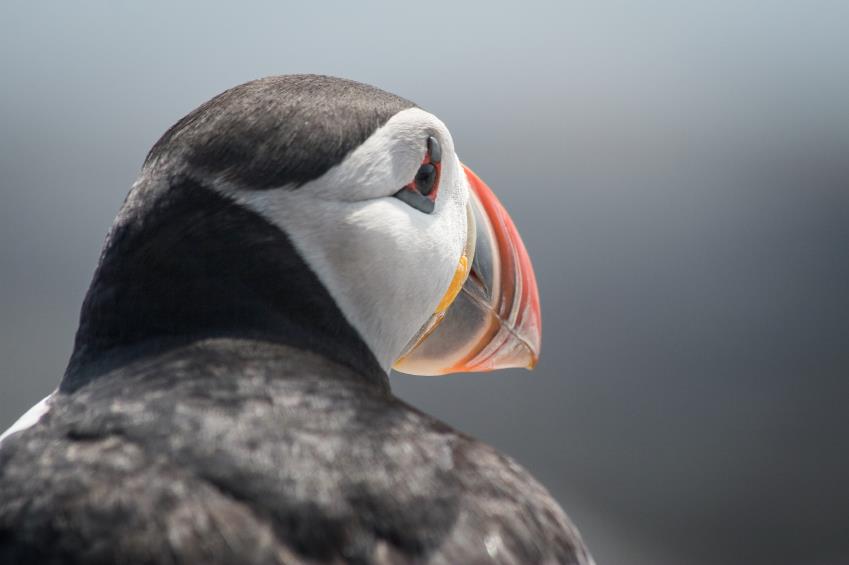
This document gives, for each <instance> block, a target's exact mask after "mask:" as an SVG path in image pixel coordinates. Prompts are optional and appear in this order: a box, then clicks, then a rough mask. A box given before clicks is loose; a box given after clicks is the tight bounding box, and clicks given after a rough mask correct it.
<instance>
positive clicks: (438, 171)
mask: <svg viewBox="0 0 849 565" xmlns="http://www.w3.org/2000/svg"><path fill="white" fill-rule="evenodd" d="M441 176H442V148H441V147H440V145H439V141H438V140H437V139H436V138H435V137H434V136H430V137H428V138H427V152H426V153H425V156H424V159H422V163H421V165H419V170H418V171H417V172H416V176H415V177H414V178H413V180H411V181H410V182H409V183H407V184H406V185H404V187H403V188H402V189H401V190H399V191H398V192H396V193H395V197H396V198H399V199H400V200H403V201H404V202H406V203H407V204H409V205H410V206H412V207H413V208H415V209H417V210H419V211H420V212H424V213H425V214H430V213H431V212H433V209H434V207H435V206H436V197H437V195H438V193H439V180H440V178H441Z"/></svg>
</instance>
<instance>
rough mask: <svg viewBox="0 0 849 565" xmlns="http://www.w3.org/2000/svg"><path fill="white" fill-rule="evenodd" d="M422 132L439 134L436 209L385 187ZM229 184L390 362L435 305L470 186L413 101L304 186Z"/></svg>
mask: <svg viewBox="0 0 849 565" xmlns="http://www.w3.org/2000/svg"><path fill="white" fill-rule="evenodd" d="M423 132H436V134H438V135H439V136H440V138H441V139H442V140H443V143H444V146H443V164H442V178H441V180H440V188H439V193H438V197H437V202H436V208H435V209H434V212H433V213H432V214H424V213H422V212H420V211H418V210H416V209H414V208H412V207H411V206H409V205H407V204H405V203H403V202H401V201H400V200H398V199H396V198H393V197H392V196H391V195H392V194H394V193H395V192H396V191H397V190H399V189H400V188H401V187H402V186H404V185H405V184H406V183H408V182H409V181H410V179H411V178H412V176H413V174H414V171H415V170H416V168H417V167H418V164H419V163H420V162H421V159H422V156H423V153H424V147H425V145H424V139H425V138H424V137H423ZM411 171H412V172H411ZM226 192H227V193H228V194H229V195H230V196H231V197H233V198H235V199H236V200H237V201H239V202H240V203H242V204H243V205H245V206H246V207H249V208H251V209H253V210H255V211H257V212H259V213H260V214H262V215H263V216H264V217H266V218H267V219H269V220H270V221H272V222H273V223H275V224H276V225H277V226H278V227H280V228H281V229H282V230H283V231H284V232H286V233H287V234H288V236H289V238H290V239H291V240H292V243H293V245H294V246H295V248H296V249H297V250H298V252H299V253H300V255H301V257H302V258H303V259H304V260H305V261H306V263H307V264H308V265H309V266H310V267H311V268H312V270H313V271H314V272H315V273H316V275H318V278H319V279H320V280H321V282H322V284H323V285H324V286H325V288H326V289H327V290H328V292H329V293H330V295H331V296H332V297H333V298H334V300H335V301H336V303H337V305H338V306H339V308H340V310H341V311H342V313H343V314H344V315H345V317H346V319H347V320H348V322H349V323H350V324H351V325H352V326H353V327H354V328H355V329H356V330H357V331H358V332H359V334H360V336H362V338H363V340H364V341H365V342H366V344H367V345H368V346H369V347H370V349H371V350H372V352H373V353H374V355H375V357H376V358H377V360H378V362H379V363H380V364H381V366H383V367H384V368H385V369H387V370H388V369H389V368H390V367H391V366H392V364H393V363H394V362H395V360H396V359H397V358H398V356H399V355H400V354H401V353H402V350H403V348H404V347H405V346H406V344H407V342H408V341H409V340H410V338H412V337H413V336H414V335H415V334H416V332H418V331H419V329H420V328H421V327H422V326H423V325H424V324H425V322H426V321H427V320H428V319H429V318H430V316H431V314H433V311H434V310H435V309H436V306H437V305H438V304H439V301H440V299H441V298H442V296H443V295H444V293H445V291H446V290H447V288H448V285H449V284H450V283H451V279H452V277H453V276H454V272H455V270H456V268H457V264H458V262H459V259H460V255H461V254H462V250H463V247H464V245H465V241H466V219H467V218H466V201H467V198H468V185H467V182H466V180H465V175H464V174H463V173H462V169H461V167H460V162H459V160H458V159H457V157H456V155H455V154H454V146H453V141H452V140H451V136H450V134H449V133H448V130H447V129H445V126H444V124H442V122H440V121H439V120H438V119H436V118H435V117H434V116H432V115H431V114H428V113H427V112H424V111H423V110H419V109H417V108H412V109H409V110H405V111H403V112H399V113H398V114H396V116H394V117H393V118H392V119H391V120H389V122H387V124H386V125H385V126H384V127H383V128H380V129H379V130H378V131H377V132H375V134H374V135H372V136H371V137H370V138H369V139H368V140H367V141H366V142H365V143H364V144H363V145H362V146H360V147H359V148H358V149H357V150H355V151H354V152H352V153H351V155H349V156H348V157H347V158H346V159H345V160H344V161H343V162H342V163H341V164H340V165H338V166H336V167H334V168H333V169H331V170H330V171H328V172H327V173H326V174H325V175H323V176H322V177H320V178H318V179H316V180H315V181H312V182H310V183H307V184H306V185H304V186H302V187H299V188H294V189H290V188H282V189H280V190H268V191H240V190H226Z"/></svg>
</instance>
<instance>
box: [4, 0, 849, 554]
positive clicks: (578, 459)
mask: <svg viewBox="0 0 849 565" xmlns="http://www.w3.org/2000/svg"><path fill="white" fill-rule="evenodd" d="M119 4H121V6H119ZM128 4H129V3H125V2H121V3H119V2H102V3H91V2H74V3H71V2H62V3H59V2H56V3H53V4H51V3H44V2H17V1H9V0H5V1H4V2H3V4H2V5H0V196H2V205H0V428H5V427H6V425H8V424H11V423H12V421H13V420H14V419H16V418H17V416H18V415H19V414H20V413H21V412H23V411H24V410H25V409H26V408H27V407H29V406H30V405H31V404H33V403H34V402H36V401H37V400H39V399H40V398H41V397H43V396H44V395H46V394H47V393H49V392H50V391H51V390H52V388H53V387H54V386H55V385H56V383H57V381H58V379H59V377H60V375H61V373H62V371H63V369H64V365H65V363H66V361H67V357H68V355H69V353H70V349H71V344H72V338H73V333H74V330H75V327H76V322H77V314H78V308H79V305H80V303H81V300H82V297H83V294H84V292H85V290H86V287H87V285H88V282H89V280H90V277H91V274H92V271H93V269H94V266H95V264H96V261H97V257H98V254H99V251H100V246H101V243H102V241H103V238H104V235H105V233H106V230H107V229H108V227H109V225H110V223H111V221H112V218H113V216H114V215H115V213H116V211H117V210H118V207H119V206H120V204H121V202H122V200H123V198H124V196H125V194H126V192H127V191H128V189H129V187H130V185H131V183H132V182H133V180H134V177H135V176H136V174H137V172H138V170H139V167H140V165H141V162H142V159H143V158H144V156H145V153H146V151H147V149H148V148H149V147H150V145H151V144H152V143H153V142H154V141H155V140H156V139H157V138H158V136H159V135H160V134H161V133H162V132H164V131H165V129H166V128H167V127H168V126H170V125H171V124H172V123H173V122H174V121H176V120H177V119H178V118H180V117H181V116H182V115H183V114H185V113H186V112H188V111H189V110H191V109H192V108H194V107H195V106H197V105H198V104H200V103H201V102H203V101H204V100H206V99H208V98H210V97H211V96H213V95H214V94H216V93H218V92H219V91H221V90H223V89H225V88H228V87H230V86H233V85H235V84H238V83H241V82H244V81H247V80H250V79H253V78H257V77H261V76H265V75H270V74H282V73H292V72H313V73H325V74H333V75H339V76H344V77H349V78H353V79H356V80H360V81H363V82H367V83H371V84H374V85H377V86H380V87H382V88H384V89H386V90H389V91H391V92H395V93H397V94H400V95H402V96H405V97H407V98H410V99H412V100H414V101H416V102H418V103H419V104H420V105H422V106H423V107H425V108H426V109H428V110H430V111H432V112H434V113H435V114H437V115H438V116H440V117H441V118H442V119H443V120H444V121H445V122H446V123H447V124H448V126H449V127H450V128H451V130H452V132H453V135H454V138H455V141H456V144H457V147H458V151H459V152H460V155H461V157H462V158H463V160H464V161H465V162H467V163H468V164H469V165H471V166H472V167H473V168H474V169H475V170H476V171H477V172H478V173H479V174H480V175H481V176H482V177H483V178H484V179H486V180H487V181H488V182H489V184H490V185H491V186H492V187H493V188H494V189H495V191H496V192H497V193H498V194H499V195H500V196H501V198H502V199H503V201H504V203H505V204H506V206H507V208H508V209H509V210H510V212H511V214H512V216H513V218H514V219H515V221H516V223H517V224H518V226H519V228H520V230H521V232H522V234H523V236H524V239H525V242H526V243H527V246H528V248H529V250H530V252H531V255H532V257H533V259H534V263H535V265H536V269H537V275H538V278H539V282H540V287H541V292H542V304H543V320H544V328H545V332H544V338H543V355H542V359H541V362H540V364H539V367H538V369H537V370H536V371H535V372H533V373H528V372H524V371H515V372H500V373H494V374H488V375H469V376H455V377H448V378H442V379H428V378H411V377H405V376H402V375H396V376H395V377H393V386H394V389H395V391H396V392H397V393H398V394H399V395H401V396H402V397H404V398H405V399H408V400H409V401H410V402H412V403H413V404H415V405H416V406H419V407H421V408H422V409H424V410H426V411H428V412H430V413H433V414H435V415H437V416H439V417H441V418H443V419H444V420H446V421H448V422H449V423H451V424H452V425H454V426H456V427H458V428H460V429H462V430H464V431H466V432H468V433H471V434H473V435H475V436H477V437H480V438H482V439H484V440H486V441H488V442H490V443H492V444H494V445H496V446H497V447H498V448H500V449H502V450H503V451H505V452H507V453H509V454H510V455H512V456H513V457H515V458H516V459H517V460H519V461H520V462H521V463H522V464H524V465H525V466H527V467H528V468H529V469H530V470H531V471H532V472H533V473H534V474H536V476H538V477H539V478H540V479H541V480H542V481H543V482H544V483H545V484H546V485H547V486H548V488H549V489H550V490H551V491H552V493H553V494H554V495H555V496H556V497H557V499H558V500H559V501H560V502H561V503H562V504H563V506H564V508H565V509H566V510H567V512H568V513H569V514H570V516H571V517H572V518H573V520H574V521H575V522H576V523H577V524H578V526H579V527H580V529H581V530H582V532H583V534H584V536H585V538H586V541H587V542H588V544H589V545H590V547H591V548H592V550H593V552H594V554H595V556H596V559H597V561H598V562H599V565H602V564H607V565H658V564H687V565H714V564H732V565H733V564H740V565H742V564H747V565H752V564H754V565H757V564H770V565H784V564H787V565H791V564H793V565H806V564H811V565H826V564H828V565H831V564H843V563H847V562H849V485H847V477H849V434H848V433H847V432H849V418H847V401H849V382H847V381H849V31H847V30H849V3H846V2H827V1H822V2H801V1H800V2H795V3H787V2H767V1H750V2H736V1H735V2H731V1H723V2H699V3H696V2H680V1H678V2H675V1H669V2H639V3H638V2H604V3H602V2H581V3H567V2H522V3H502V4H497V3H494V2H485V3H483V2H482V3H471V2H463V3H451V2H439V1H427V2H412V3H404V4H403V5H402V3H399V2H386V3H383V4H363V3H355V2H345V3H343V2H339V3H329V2H328V3H324V2H322V3H318V2H316V3H312V5H311V6H309V7H308V6H307V5H306V3H291V4H287V3H284V2H267V3H259V2H257V3H247V2H245V3H243V4H244V5H242V6H237V5H236V3H228V4H233V6H224V5H219V4H216V3H210V2H205V3H203V4H201V3H188V2H137V3H135V5H134V6H129V5H128Z"/></svg>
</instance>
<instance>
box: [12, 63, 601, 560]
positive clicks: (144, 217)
mask: <svg viewBox="0 0 849 565" xmlns="http://www.w3.org/2000/svg"><path fill="white" fill-rule="evenodd" d="M321 84H324V85H330V86H326V88H325V90H323V91H322V93H323V94H322V95H321V96H318V101H319V102H321V101H322V100H324V101H325V102H327V101H328V100H330V102H327V103H326V104H325V103H323V102H322V104H324V105H325V106H326V108H331V109H334V110H333V111H332V112H326V113H325V114H322V115H323V116H324V118H322V119H328V120H330V121H331V122H333V120H336V119H337V117H338V112H340V111H342V110H344V111H346V112H349V113H354V114H356V113H357V112H358V111H360V110H361V109H363V108H365V110H364V114H363V115H361V116H359V117H350V116H349V117H348V118H346V119H345V120H342V122H341V125H340V123H337V122H333V124H335V125H333V126H332V127H331V126H329V125H328V126H327V127H325V128H323V130H322V131H331V130H333V131H335V132H336V134H333V133H332V132H331V134H329V135H330V137H331V143H330V147H331V148H332V150H329V153H328V154H327V155H325V157H315V156H314V155H313V157H310V158H312V159H314V161H313V162H312V163H311V164H308V165H304V166H301V165H298V164H296V163H288V164H285V163H284V164H283V165H281V167H282V168H281V170H285V171H288V172H286V173H280V174H279V175H278V176H274V175H272V174H270V173H269V171H270V170H271V167H270V165H269V161H268V160H269V159H273V158H274V157H273V155H272V152H267V153H263V151H264V150H258V152H257V153H256V155H255V158H254V160H253V161H251V160H248V162H246V161H244V159H242V157H243V156H244V152H245V150H246V149H245V148H246V147H247V146H246V145H245V144H246V143H251V142H252V140H253V141H256V140H257V139H258V137H257V136H258V135H259V133H261V132H258V131H254V130H252V129H251V127H250V126H249V125H246V124H249V123H254V124H256V123H259V121H257V120H253V118H251V119H248V120H247V121H246V122H244V123H243V122H240V121H239V120H238V119H237V114H238V112H237V111H236V110H235V108H237V107H238V108H242V112H243V113H247V114H248V115H250V116H254V113H253V111H252V110H251V108H253V107H254V106H257V105H259V107H263V108H268V107H271V106H274V105H275V104H277V102H276V101H269V100H268V97H272V98H274V97H278V96H282V97H284V98H285V97H287V96H289V97H291V96H295V94H293V92H295V93H296V94H297V93H298V92H300V95H301V98H300V99H299V100H301V101H300V102H298V104H300V105H301V106H303V107H307V106H309V104H307V103H306V102H304V100H309V97H310V96H312V95H314V91H315V89H316V88H317V89H318V90H322V89H321V87H320V85H321ZM352 84H353V86H352ZM275 85H276V86H275ZM299 85H300V86H299ZM304 85H307V86H304ZM317 85H319V86H317ZM254 86H255V87H256V88H254V87H251V86H243V87H237V89H234V90H232V91H228V92H230V93H233V92H237V93H238V92H247V93H253V94H249V95H248V96H247V98H245V99H240V98H239V95H238V94H231V95H229V96H230V97H231V98H229V99H228V100H229V101H228V102H227V104H229V105H230V106H228V108H229V110H227V109H222V106H220V105H216V104H214V102H215V100H219V101H220V100H222V97H218V98H217V99H213V101H211V102H210V103H208V104H206V105H204V106H202V107H201V108H200V109H199V110H197V111H196V112H194V113H193V114H190V116H189V117H187V118H186V119H184V120H183V121H181V122H180V123H179V124H178V125H177V126H175V128H172V129H171V130H169V132H168V133H166V135H165V136H163V139H162V140H160V142H158V143H157V145H156V146H155V147H154V149H153V150H152V152H151V156H150V157H149V159H148V164H149V166H151V167H159V169H160V170H159V172H158V173H157V174H155V175H148V176H144V175H143V178H142V180H141V181H140V182H139V183H137V185H136V187H135V188H134V192H133V194H132V195H131V196H130V200H128V203H127V205H125V207H124V210H123V211H122V213H121V215H120V216H119V219H118V220H117V221H116V224H115V226H114V227H113V229H112V231H111V232H110V234H109V236H108V238H107V243H106V246H105V248H104V251H103V254H102V256H101V259H100V263H99V265H98V268H97V270H96V272H95V275H94V280H93V281H92V285H91V288H90V290H89V293H88V295H87V297H86V299H85V302H84V305H83V309H82V313H81V321H80V328H79V330H78V333H77V339H76V343H75V348H74V352H73V354H72V358H71V361H70V363H69V366H68V370H67V372H66V374H65V376H64V378H63V380H62V383H61V385H60V388H59V390H58V391H57V393H56V394H54V396H53V398H52V401H51V407H50V410H49V412H47V414H46V415H44V416H43V418H42V419H41V420H40V421H39V422H38V424H37V425H35V426H33V427H31V428H29V429H27V430H25V431H22V432H19V433H16V434H13V435H11V436H9V437H8V438H6V439H5V440H4V441H3V443H2V445H0V563H3V564H18V563H21V564H23V563H27V564H29V563H43V564H59V563H62V564H71V565H73V564H80V565H95V564H107V563H124V564H153V563H156V564H160V563H161V564H188V563H209V564H217V563H221V564H224V563H243V564H248V565H251V564H301V563H303V564H306V563H316V564H317V563H361V564H372V563H373V564H388V563H433V564H459V563H490V562H491V563H517V564H518V563H522V564H533V563H588V562H589V557H588V555H587V553H586V550H585V549H584V547H583V545H582V542H581V541H580V538H579V536H578V534H577V532H576V531H575V530H574V528H573V527H572V526H571V524H570V523H569V521H568V519H567V518H566V516H565V515H564V513H563V512H562V510H561V509H560V508H559V506H558V505H557V503H556V502H555V501H554V500H553V499H552V498H551V497H550V495H549V494H548V493H547V492H546V491H545V489H544V488H543V487H541V486H540V485H539V484H538V483H537V482H536V481H535V480H534V479H533V478H532V477H531V476H530V475H529V474H528V473H527V472H526V471H524V470H523V469H521V468H520V467H519V466H518V465H516V464H515V463H514V462H512V461H511V460H510V459H509V458H507V457H504V456H502V455H500V454H498V453H497V452H496V451H495V450H493V449H492V448H490V447H488V446H486V445H484V444H482V443H480V442H478V441H476V440H474V439H472V438H469V437H467V436H464V435H463V434H460V433H458V432H456V431H454V430H452V429H451V428H449V427H448V426H446V425H445V424H442V423H440V422H438V421H436V420H434V419H433V418H431V417H429V416H427V415H425V414H422V413H420V412H418V411H417V410H415V409H414V408H412V407H410V406H408V405H406V404H405V403H404V402H402V401H400V400H399V399H397V398H395V397H394V396H393V395H392V394H391V391H390V390H389V383H388V378H387V375H386V374H385V373H384V372H383V371H382V369H381V368H380V367H379V366H378V364H377V362H376V361H375V359H374V356H373V355H372V354H371V352H370V350H369V349H368V347H367V346H366V345H365V343H364V342H363V340H362V339H361V337H360V336H359V335H358V334H357V332H356V331H355V330H354V329H353V328H352V327H351V325H350V324H349V323H348V322H347V321H346V320H345V318H344V316H343V315H342V313H341V312H340V311H339V309H338V307H337V306H336V304H335V303H334V301H333V300H332V298H331V297H330V295H329V293H328V292H327V291H326V290H325V289H324V288H323V287H322V285H321V283H320V282H319V279H318V278H317V277H316V275H315V274H314V273H313V272H312V271H311V270H310V268H309V266H308V265H307V264H306V263H305V262H304V261H303V260H302V259H301V257H299V255H298V253H297V252H296V250H295V249H294V247H293V246H292V244H291V243H290V242H289V239H288V237H287V236H286V234H285V233H284V232H283V231H281V230H280V229H278V228H277V227H275V226H274V225H272V224H271V223H269V222H268V221H266V220H264V219H263V218H261V217H260V216H259V215H258V214H256V213H254V212H251V211H248V210H246V209H244V208H242V207H240V206H238V205H237V204H236V203H234V202H233V201H231V200H229V199H228V198H227V197H225V196H222V195H221V194H220V193H218V192H216V191H215V190H213V189H212V188H211V187H210V186H208V185H207V184H206V182H208V179H209V178H211V177H217V176H218V175H224V176H226V177H228V179H229V180H230V181H232V182H239V183H242V184H243V185H245V188H269V187H270V186H273V185H277V184H284V185H291V186H293V187H294V186H297V185H299V184H302V183H303V181H304V180H305V179H307V180H308V178H312V177H314V176H317V175H319V174H321V172H322V171H325V170H327V169H328V168H329V167H330V166H332V165H333V164H335V163H336V162H338V160H339V159H341V158H342V157H344V154H346V153H347V152H349V151H350V150H351V149H352V148H353V147H355V146H356V144H358V143H361V141H362V139H364V137H363V136H364V135H365V136H366V137H367V136H368V134H369V133H371V131H373V130H374V129H375V128H377V127H379V126H380V125H381V124H382V123H384V122H385V121H386V120H387V119H388V118H389V117H390V116H391V113H389V112H392V113H394V112H397V111H399V109H403V108H404V107H409V105H410V103H408V102H406V101H402V99H399V98H397V97H392V95H388V94H385V93H384V94H382V95H376V98H375V100H377V103H374V101H372V102H364V101H362V100H360V98H361V97H362V96H364V95H365V96H367V97H368V96H371V94H372V93H373V92H372V91H376V89H372V88H371V87H365V86H363V85H359V86H358V85H356V83H350V82H349V81H338V82H337V79H329V78H326V77H319V78H315V77H313V78H310V77H294V78H292V79H287V78H286V77H278V78H275V79H265V81H261V84H259V85H254ZM307 87H308V89H309V90H308V91H303V90H299V89H303V88H307ZM239 89H242V90H239ZM257 89H259V91H262V92H264V93H265V94H263V95H256V92H257V91H258V90H257ZM305 92H308V94H305ZM376 92H380V91H376ZM222 96H224V97H225V98H226V96H227V94H226V93H225V95H222ZM295 97H296V98H297V96H295ZM346 97H347V98H346ZM346 99H347V100H348V102H344V101H345V100H346ZM340 100H341V101H340ZM351 101H353V102H351ZM393 104H394V106H393ZM251 105H254V106H251ZM283 106H286V105H285V104H284V105H283ZM204 108H206V109H204ZM286 108H288V109H287V110H286V111H285V112H282V113H278V114H275V115H278V116H282V115H285V117H286V119H285V120H282V121H279V120H278V121H277V122H275V123H276V126H275V127H277V128H283V129H285V127H286V123H288V122H291V121H293V120H294V121H295V122H297V123H301V122H299V121H298V120H299V118H302V117H303V116H301V115H300V114H298V111H296V110H292V109H291V108H290V107H289V106H286ZM340 108H341V109H342V110H340ZM375 108H378V109H377V110H375ZM393 109H394V111H393ZM231 111H232V115H230V114H229V113H228V112H231ZM272 113H273V112H272ZM343 113H344V112H343ZM222 115H227V116H229V117H227V119H226V120H225V122H226V123H229V124H230V126H228V128H225V129H226V132H228V133H227V135H225V136H223V137H225V138H233V137H234V136H235V138H236V139H231V142H232V144H234V145H233V146H232V147H229V148H228V146H227V143H225V142H224V141H222V140H215V141H213V140H212V139H211V137H210V131H212V130H210V129H209V128H212V127H213V125H210V124H214V123H219V124H220V123H222V122H215V120H216V119H219V118H220V117H221V116H222ZM310 115H311V116H315V115H317V114H310ZM216 116H218V118H216ZM228 120H229V121H228ZM251 120H253V121H251ZM346 120H347V121H346ZM272 121H274V120H272ZM181 124H182V125H181ZM267 125H268V124H265V123H263V124H262V125H261V127H260V126H256V127H260V129H261V131H262V132H265V133H267V134H268V135H271V134H270V133H268V132H271V131H272V130H273V129H274V128H270V129H269V128H267V127H266V126H267ZM293 127H295V129H298V127H300V126H293ZM263 128H264V129H263ZM334 128H336V129H334ZM320 129H321V128H320ZM304 132H306V130H304V131H303V132H302V133H300V134H291V132H290V133H287V134H285V135H284V137H285V138H286V139H290V140H291V139H294V138H298V136H299V135H301V136H302V138H303V139H307V138H309V139H312V137H313V136H314V134H312V133H304ZM334 135H335V137H334ZM287 136H288V137H287ZM303 136H306V137H303ZM357 140H359V141H357ZM278 142H279V143H278ZM286 143H289V142H286ZM286 143H284V142H283V141H280V140H279V139H277V140H276V141H271V142H269V143H268V144H270V145H272V146H275V147H276V151H278V153H280V154H282V155H288V156H289V158H295V157H293V156H297V155H301V154H303V153H304V151H305V149H303V148H300V149H293V148H291V147H288V146H287V145H286ZM305 143H307V145H308V144H309V143H310V142H305ZM268 144H267V145H268ZM275 144H277V145H275ZM205 152H206V153H205ZM281 152H282V153H281ZM199 155H200V157H199ZM203 155H206V157H203ZM340 155H341V156H342V157H340ZM213 157H215V158H213ZM321 159H325V161H324V162H323V163H322V162H321ZM213 161H215V162H213ZM328 163H329V164H328ZM216 167H217V168H216ZM278 172H279V171H278ZM193 173H194V174H193ZM275 174H277V173H275ZM286 175H288V177H287V176H286ZM284 177H286V178H288V180H285V179H284ZM281 179H284V180H285V182H280V181H281ZM251 183H253V184H251Z"/></svg>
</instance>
